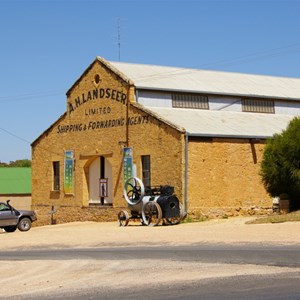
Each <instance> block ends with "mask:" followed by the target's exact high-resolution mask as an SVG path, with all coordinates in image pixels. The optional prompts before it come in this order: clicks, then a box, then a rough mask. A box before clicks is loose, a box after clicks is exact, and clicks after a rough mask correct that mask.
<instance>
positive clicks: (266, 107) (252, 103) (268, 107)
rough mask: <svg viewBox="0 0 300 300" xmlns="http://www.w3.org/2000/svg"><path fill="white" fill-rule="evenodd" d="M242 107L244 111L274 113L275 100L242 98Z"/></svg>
mask: <svg viewBox="0 0 300 300" xmlns="http://www.w3.org/2000/svg"><path fill="white" fill-rule="evenodd" d="M242 109H243V111H244V112H256V113H268V114H274V113H275V108H274V101H273V100H265V99H242Z"/></svg>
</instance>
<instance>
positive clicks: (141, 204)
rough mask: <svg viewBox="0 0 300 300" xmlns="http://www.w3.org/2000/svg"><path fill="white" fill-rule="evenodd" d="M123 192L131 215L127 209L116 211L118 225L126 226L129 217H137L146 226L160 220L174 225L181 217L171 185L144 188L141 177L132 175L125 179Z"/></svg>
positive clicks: (178, 203) (153, 224)
mask: <svg viewBox="0 0 300 300" xmlns="http://www.w3.org/2000/svg"><path fill="white" fill-rule="evenodd" d="M123 194H124V197H125V200H126V201H127V203H128V209H129V210H130V213H131V215H129V213H128V212H127V210H121V211H120V212H119V213H118V222H119V225H120V226H127V225H128V222H129V219H139V220H140V221H141V223H142V224H144V225H148V226H156V225H158V224H159V223H160V222H161V220H164V222H165V223H167V224H171V225H175V224H178V223H179V222H180V221H181V219H182V217H183V213H182V210H181V205H180V202H179V200H178V198H177V197H176V195H175V194H174V187H172V186H169V185H164V186H158V187H148V188H146V189H145V187H144V184H143V182H142V181H141V179H139V178H137V177H133V178H130V179H128V180H127V181H126V183H125V186H124V191H123Z"/></svg>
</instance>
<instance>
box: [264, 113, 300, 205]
mask: <svg viewBox="0 0 300 300" xmlns="http://www.w3.org/2000/svg"><path fill="white" fill-rule="evenodd" d="M261 176H262V181H263V183H264V185H265V188H266V190H267V192H268V193H269V194H270V195H271V196H272V197H275V196H280V195H281V194H287V195H288V196H289V199H290V205H291V208H292V209H299V208H300V118H299V117H295V118H294V119H293V120H292V121H291V122H290V123H289V125H288V127H287V129H286V130H284V131H282V133H281V134H275V135H274V136H273V138H272V139H270V140H268V142H267V145H266V148H265V150H264V154H263V160H262V163H261Z"/></svg>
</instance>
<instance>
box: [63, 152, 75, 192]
mask: <svg viewBox="0 0 300 300" xmlns="http://www.w3.org/2000/svg"><path fill="white" fill-rule="evenodd" d="M64 177H65V178H64V191H65V193H66V194H73V193H74V153H73V151H72V150H68V151H65V176H64Z"/></svg>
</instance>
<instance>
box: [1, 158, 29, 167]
mask: <svg viewBox="0 0 300 300" xmlns="http://www.w3.org/2000/svg"><path fill="white" fill-rule="evenodd" d="M0 167H7V168H13V167H22V168H26V167H27V168H30V167H31V160H29V159H20V160H16V161H10V162H9V163H8V164H7V163H2V162H1V161H0Z"/></svg>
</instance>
